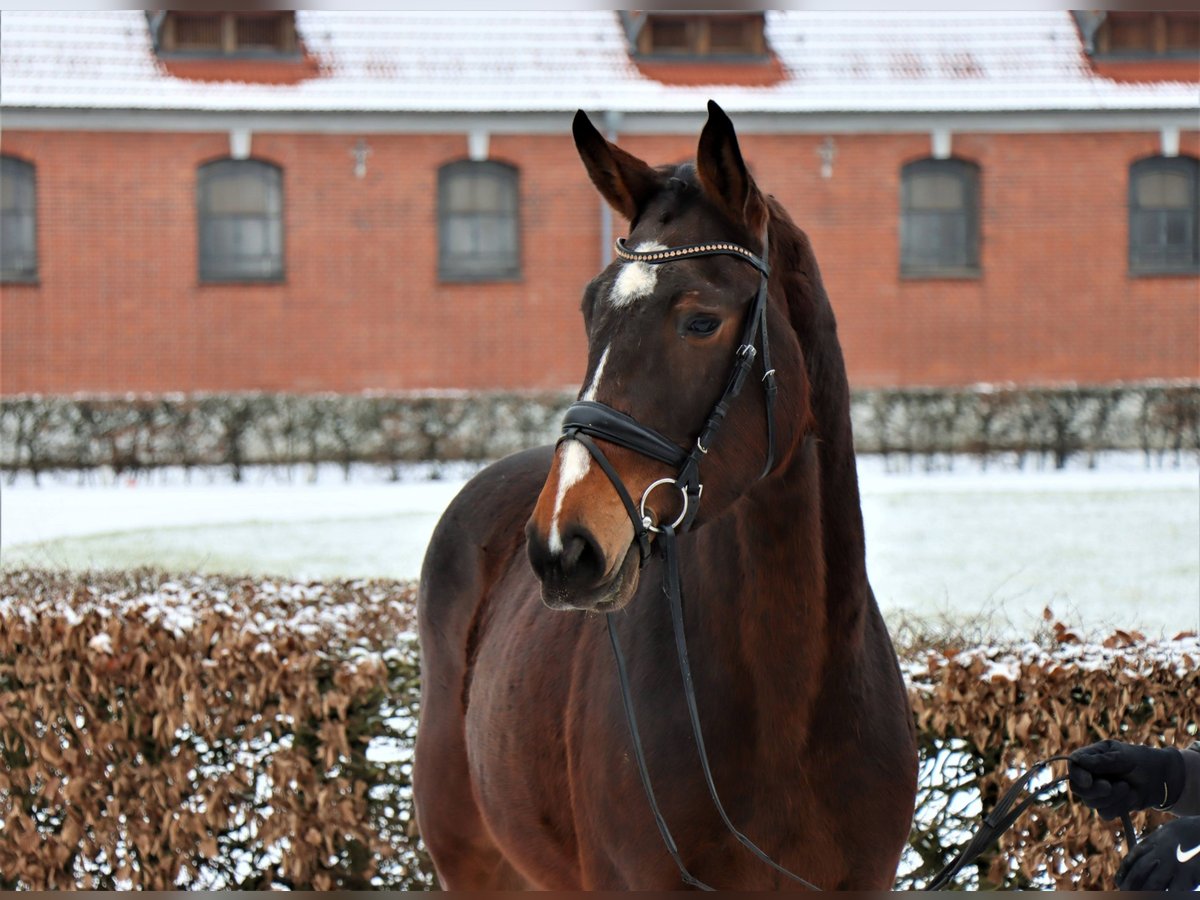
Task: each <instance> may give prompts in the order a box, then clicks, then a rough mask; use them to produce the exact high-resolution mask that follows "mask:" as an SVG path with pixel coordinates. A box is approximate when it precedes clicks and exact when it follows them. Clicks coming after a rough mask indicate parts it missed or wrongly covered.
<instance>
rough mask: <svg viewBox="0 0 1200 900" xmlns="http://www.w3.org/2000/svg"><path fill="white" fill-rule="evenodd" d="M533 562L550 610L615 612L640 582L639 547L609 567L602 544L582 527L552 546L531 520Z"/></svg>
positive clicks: (529, 535) (567, 531)
mask: <svg viewBox="0 0 1200 900" xmlns="http://www.w3.org/2000/svg"><path fill="white" fill-rule="evenodd" d="M525 534H526V538H527V548H528V552H529V563H530V565H531V566H532V567H533V571H534V574H535V575H537V578H538V580H539V581H540V582H541V584H542V602H543V603H545V604H546V606H548V607H549V608H550V609H557V610H564V609H572V610H586V611H590V612H612V611H614V610H617V609H620V608H621V607H623V606H624V605H625V604H626V603H628V602H629V600H630V599H631V598H632V597H633V594H634V591H635V590H636V589H637V583H638V568H639V566H638V562H639V556H638V553H637V548H636V547H634V546H632V545H631V546H630V548H627V550H626V553H625V555H624V557H623V558H622V559H620V560H618V561H617V562H616V564H615V565H614V566H612V567H611V568H610V567H609V565H608V563H607V560H606V559H605V555H604V551H603V550H602V549H601V546H600V543H599V542H598V541H597V540H596V539H595V537H593V536H592V534H591V533H590V532H588V531H587V530H586V529H585V528H582V527H578V526H576V527H571V528H566V529H564V530H563V534H562V536H561V542H560V543H559V544H557V545H556V546H553V547H552V546H551V545H550V542H549V541H548V540H546V539H545V538H544V537H542V535H540V534H539V532H538V528H537V526H536V524H535V522H534V521H533V520H532V519H531V520H530V521H529V523H528V525H526V527H525Z"/></svg>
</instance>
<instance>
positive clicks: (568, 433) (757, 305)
mask: <svg viewBox="0 0 1200 900" xmlns="http://www.w3.org/2000/svg"><path fill="white" fill-rule="evenodd" d="M766 248H767V240H766V236H765V234H764V239H763V256H762V257H759V256H756V255H755V254H753V253H751V252H750V251H749V250H747V249H746V248H745V247H742V246H739V245H738V244H732V243H729V242H726V241H718V242H715V243H709V244H689V245H686V246H681V247H668V248H666V249H664V250H647V251H642V250H630V249H629V248H628V247H627V246H625V240H624V239H623V238H617V243H616V254H617V256H618V257H619V258H621V259H624V260H627V261H629V262H640V263H645V264H647V265H651V266H660V265H663V264H664V263H670V262H678V261H679V260H683V259H695V258H697V257H701V256H732V257H735V258H737V259H740V260H742V261H743V262H747V263H749V264H750V265H752V266H753V267H754V268H755V269H757V270H758V272H759V275H760V276H761V277H760V278H759V282H758V290H757V292H756V293H755V295H754V300H753V301H752V302H751V304H750V308H749V310H747V312H746V320H745V323H744V324H743V326H742V340H741V343H740V344H739V345H738V349H737V350H736V352H735V353H734V357H733V368H732V370H731V371H730V373H729V381H728V382H727V383H726V385H725V391H724V392H723V393H722V394H721V397H720V399H719V400H717V403H716V405H715V406H714V407H713V408H712V411H711V412H710V413H709V414H708V418H707V419H706V420H705V422H704V426H703V427H702V428H701V429H700V432H699V434H698V435H697V436H696V439H695V442H694V443H693V444H692V447H691V449H690V450H688V449H684V448H683V447H680V446H679V445H678V444H676V443H675V442H674V441H672V440H670V439H669V438H666V437H664V436H663V435H662V434H660V433H659V432H658V431H656V430H655V429H653V428H651V427H650V426H649V425H644V424H642V423H641V422H639V421H637V420H636V419H634V418H633V417H632V416H628V415H626V414H625V413H622V412H619V411H617V410H615V409H613V408H612V407H611V406H608V405H607V404H604V403H598V402H596V401H594V400H579V401H577V402H575V403H573V404H571V406H570V407H568V409H567V412H566V415H565V417H564V418H563V430H562V436H561V437H560V438H559V443H560V444H561V443H562V442H563V441H568V440H575V441H579V442H580V443H581V444H583V446H584V447H585V448H586V449H587V451H588V453H590V454H591V455H592V457H593V458H594V459H595V460H596V462H597V463H598V464H599V465H600V468H601V469H602V470H603V471H604V473H605V474H606V475H607V476H608V478H609V480H610V481H611V482H612V483H613V487H614V488H616V490H617V494H618V495H619V496H620V498H621V502H622V503H623V504H624V506H625V511H626V512H627V513H628V514H629V518H630V521H632V522H633V532H634V537H635V539H636V540H637V542H638V547H639V549H640V552H641V561H642V564H643V565H644V564H645V562H646V560H647V559H648V558H649V556H650V534H651V533H655V534H661V533H662V532H663V528H662V527H660V526H658V525H656V524H654V521H653V518H652V517H651V516H650V515H649V514H647V512H646V501H647V499H648V498H649V496H650V494H651V493H652V492H653V491H654V490H655V489H656V488H658V487H660V486H663V485H667V484H674V485H675V486H676V487H677V488H678V489H679V491H680V493H681V495H682V497H683V511H682V512H681V513H680V514H679V517H678V518H677V519H676V520H675V522H674V524H673V525H672V526H669V527H671V528H677V529H679V530H681V531H682V530H686V529H688V528H689V527H691V524H692V522H693V521H695V518H696V514H697V512H699V509H700V495H701V493H702V492H703V490H704V486H703V485H702V484H701V483H700V460H701V458H703V456H704V455H705V454H707V453H708V451H709V450H710V449H711V448H712V446H713V441H714V440H715V439H716V436H717V432H718V431H719V430H720V428H721V423H722V422H723V421H724V420H725V414H726V413H727V412H729V407H730V405H732V403H733V401H734V399H736V397H737V396H738V394H740V393H741V391H742V387H743V385H744V384H745V382H746V376H747V375H748V374H749V373H750V369H751V367H752V366H753V365H754V360H755V358H756V357H757V356H758V354H759V349H758V346H756V344H758V345H759V346H761V348H762V360H763V385H764V390H765V392H766V407H767V460H766V464H765V465H764V466H763V470H762V474H760V475H759V478H762V477H764V476H766V475H767V473H769V472H770V471H771V469H772V468H774V465H775V416H774V407H775V394H776V392H777V391H778V386H777V385H776V383H775V370H774V369H772V368H771V351H770V346H769V344H768V341H767V279H768V278H769V277H770V274H771V269H770V267H769V266H768V265H767V261H766V253H767V249H766ZM592 438H600V439H601V440H604V441H608V442H609V443H612V444H617V445H618V446H621V447H625V448H627V449H629V450H633V451H634V452H635V453H640V454H641V455H642V456H648V457H650V458H651V459H656V460H658V461H659V462H662V463H666V464H667V465H668V466H671V467H672V468H674V469H676V471H677V474H676V476H675V477H674V478H673V479H671V478H661V479H659V480H658V481H656V482H654V483H653V484H651V485H650V486H649V487H648V488H646V490H645V492H644V493H643V494H642V499H641V502H640V503H639V504H638V505H637V506H635V505H634V503H633V498H632V497H631V496H630V495H629V491H628V490H626V488H625V485H624V484H622V483H621V479H620V477H619V476H618V475H617V472H616V469H614V468H613V466H612V464H611V463H609V461H608V459H607V458H606V457H605V456H604V453H603V452H602V451H601V450H600V448H599V447H597V446H596V444H595V443H594V442H593V441H592V440H591V439H592Z"/></svg>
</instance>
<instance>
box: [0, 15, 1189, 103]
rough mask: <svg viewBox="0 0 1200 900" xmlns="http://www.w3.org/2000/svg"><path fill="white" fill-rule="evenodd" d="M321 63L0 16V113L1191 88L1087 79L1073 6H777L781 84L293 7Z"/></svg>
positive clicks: (1171, 93)
mask: <svg viewBox="0 0 1200 900" xmlns="http://www.w3.org/2000/svg"><path fill="white" fill-rule="evenodd" d="M296 25H297V31H298V33H299V35H300V38H301V40H302V41H303V44H304V47H305V48H306V49H307V52H308V53H309V54H310V55H311V56H312V57H314V58H315V59H316V60H317V61H318V62H319V64H320V74H319V75H318V76H317V77H314V78H311V79H309V80H306V81H302V82H300V83H298V84H288V85H283V84H275V85H272V84H246V83H238V82H215V83H206V82H200V81H196V80H190V79H185V78H179V77H174V76H172V75H171V74H169V73H168V72H167V71H166V69H165V67H164V66H163V65H162V64H161V63H159V62H158V61H157V60H156V58H155V55H154V51H153V48H152V44H151V38H150V34H149V27H148V24H147V21H146V16H145V14H144V13H143V12H139V11H94V12H82V13H80V12H72V13H56V12H14V11H7V12H4V13H3V16H2V18H0V105H2V106H4V107H7V108H48V109H73V108H82V109H113V110H117V109H120V110H130V109H133V110H159V109H163V110H165V109H171V110H207V111H243V110H249V111H254V110H277V111H285V112H333V111H350V112H413V113H437V112H460V113H468V112H557V111H573V110H575V109H576V108H579V107H584V108H587V109H591V110H604V109H614V110H620V111H625V112H688V113H695V112H698V111H701V110H703V108H704V102H705V100H707V99H708V98H709V97H710V96H711V97H715V98H716V99H718V100H719V102H721V103H722V105H723V106H725V107H726V109H728V110H729V111H731V112H764V113H779V114H787V113H805V112H954V111H969V112H991V111H1006V110H1010V111H1016V110H1118V109H1127V110H1137V109H1174V110H1181V109H1183V110H1187V109H1195V108H1198V107H1200V90H1198V88H1197V84H1196V83H1195V82H1191V83H1187V82H1166V83H1122V82H1117V81H1113V80H1111V79H1108V78H1104V77H1102V76H1100V75H1098V74H1096V73H1095V72H1093V71H1092V70H1091V69H1090V67H1089V66H1088V61H1087V58H1086V56H1085V55H1084V53H1083V50H1082V46H1081V41H1080V37H1079V34H1078V31H1077V29H1076V27H1075V24H1074V21H1073V20H1072V18H1071V16H1070V14H1069V13H1068V12H1066V11H1043V12H1019V13H1013V12H953V13H951V12H945V11H938V12H919V13H912V12H904V13H896V12H891V13H889V12H826V11H786V12H785V11H774V12H769V13H767V40H768V42H769V45H770V47H771V48H772V49H773V50H774V52H775V54H776V55H777V57H778V58H779V61H780V62H781V63H782V65H783V68H784V71H785V77H784V78H783V79H782V80H781V81H780V82H779V83H777V84H773V85H770V86H762V87H746V86H732V85H726V86H722V85H720V78H721V75H720V66H714V67H713V73H714V75H713V77H714V84H713V85H701V86H695V85H687V86H681V85H666V84H663V83H661V82H659V81H656V80H654V79H652V78H650V77H647V76H646V75H644V74H642V73H641V72H640V71H639V70H638V68H637V66H636V65H635V64H634V62H633V61H632V60H631V59H630V57H629V53H628V49H627V44H626V39H625V32H624V29H623V27H622V25H621V22H620V20H619V18H618V15H617V13H615V12H613V11H609V10H592V11H571V12H540V11H538V12H530V11H523V12H511V11H510V12H490V11H489V12H484V11H475V12H439V13H434V12H366V13H364V12H335V11H316V10H302V11H299V12H297V13H296Z"/></svg>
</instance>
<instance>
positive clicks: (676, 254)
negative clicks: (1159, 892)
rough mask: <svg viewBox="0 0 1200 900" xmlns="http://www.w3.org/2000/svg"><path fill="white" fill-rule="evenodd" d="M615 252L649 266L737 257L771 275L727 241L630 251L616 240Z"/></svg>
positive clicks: (762, 263) (746, 252)
mask: <svg viewBox="0 0 1200 900" xmlns="http://www.w3.org/2000/svg"><path fill="white" fill-rule="evenodd" d="M615 251H616V254H617V256H619V257H620V258H621V259H624V260H628V261H629V262H642V263H650V264H651V265H658V264H659V263H665V262H674V261H675V260H677V259H689V258H691V257H695V256H721V255H726V256H737V257H740V258H741V259H744V260H745V261H746V262H748V263H750V265H752V266H754V268H756V269H758V271H760V272H762V273H763V275H766V276H769V275H770V274H771V269H770V267H769V266H768V265H767V264H766V262H765V261H764V260H762V259H760V258H759V257H757V256H755V255H754V254H753V253H751V252H750V251H749V250H747V249H746V248H745V247H742V246H739V245H738V244H731V243H729V242H728V241H717V242H715V243H711V244H686V245H684V246H682V247H667V248H666V249H665V250H630V249H629V248H628V247H626V246H625V238H617V243H616V246H615Z"/></svg>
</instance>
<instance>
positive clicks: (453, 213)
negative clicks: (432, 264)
mask: <svg viewBox="0 0 1200 900" xmlns="http://www.w3.org/2000/svg"><path fill="white" fill-rule="evenodd" d="M461 176H467V177H471V178H475V177H478V176H487V177H492V178H495V179H496V180H497V183H498V184H499V185H500V188H501V190H502V191H504V192H506V193H508V196H509V197H510V199H511V210H504V209H499V210H486V209H482V210H451V209H450V198H449V193H450V190H451V184H452V182H453V180H454V179H455V178H456V177H461ZM480 217H483V218H489V217H490V218H495V219H509V220H511V221H510V223H509V225H508V227H510V228H511V229H512V235H511V238H512V252H511V255H506V258H505V259H503V260H498V261H495V262H489V261H488V260H487V258H486V257H484V256H481V255H478V254H476V255H472V254H471V253H460V252H456V250H455V248H453V247H452V246H451V243H452V241H451V237H450V229H451V225H452V222H453V221H454V220H456V219H460V220H464V221H466V220H470V219H474V220H475V221H476V223H477V224H478V221H479V219H480ZM437 219H438V280H439V281H442V282H450V283H477V282H487V281H520V280H521V279H522V277H523V276H522V265H521V171H520V169H518V168H517V167H516V166H514V165H510V164H509V163H505V162H501V161H499V160H491V159H489V160H470V159H460V160H456V161H454V162H449V163H446V164H445V165H443V166H441V167H440V168H439V169H438V195H437Z"/></svg>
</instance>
